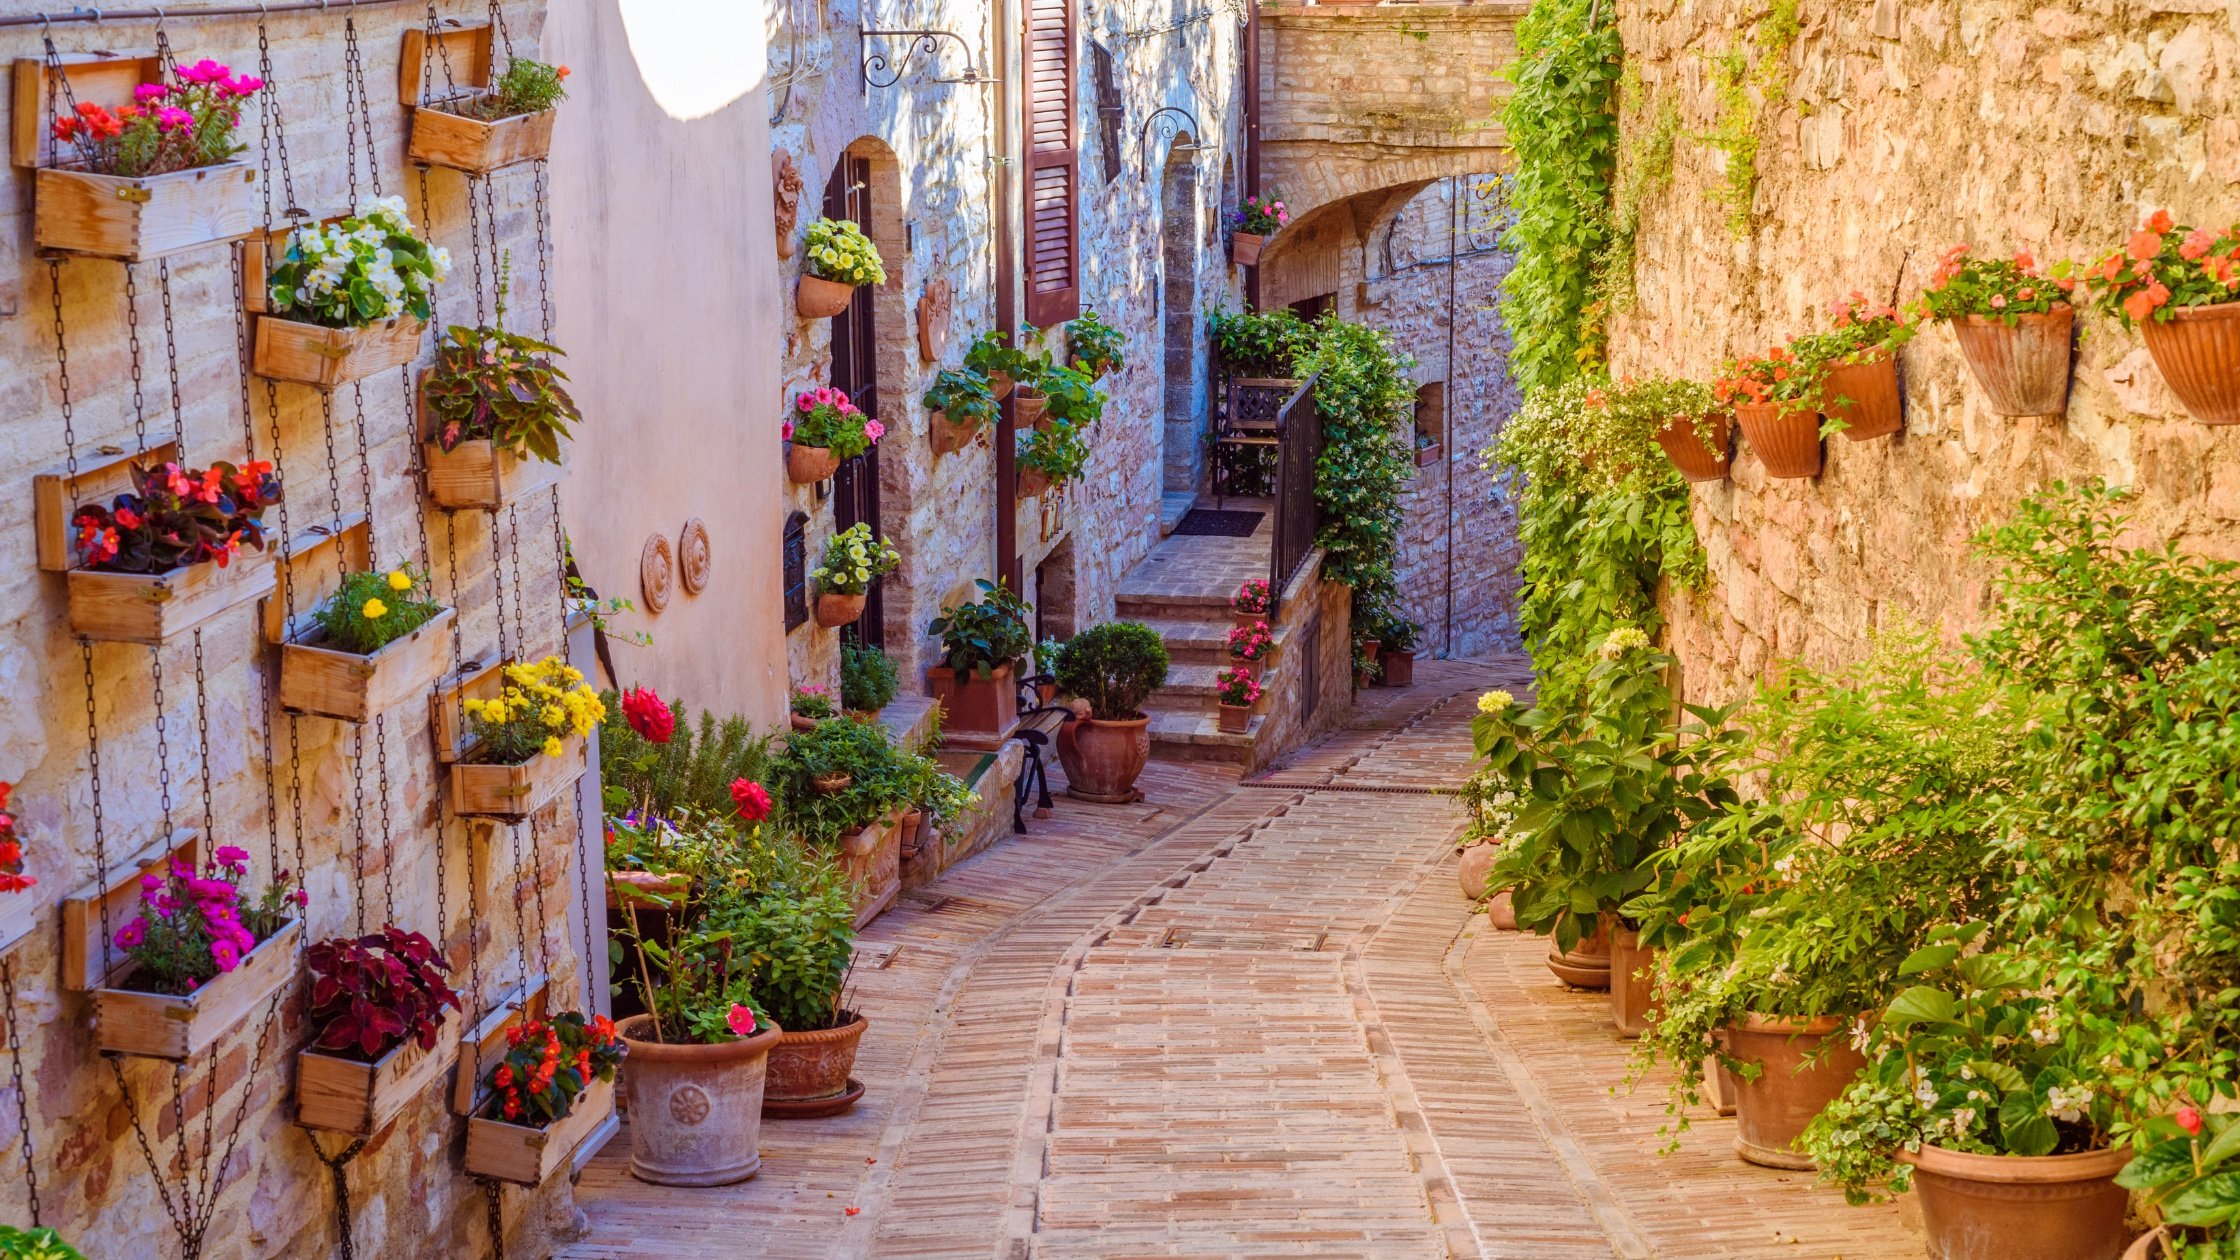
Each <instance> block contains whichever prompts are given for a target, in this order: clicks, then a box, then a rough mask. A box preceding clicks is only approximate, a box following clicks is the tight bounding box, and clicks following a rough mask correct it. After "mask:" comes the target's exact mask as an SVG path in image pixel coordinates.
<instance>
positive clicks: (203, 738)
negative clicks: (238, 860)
mask: <svg viewBox="0 0 2240 1260" xmlns="http://www.w3.org/2000/svg"><path fill="white" fill-rule="evenodd" d="M208 684H209V678H208V676H207V675H206V674H205V673H204V671H203V663H202V627H201V626H196V627H195V628H194V733H195V740H196V745H197V747H198V748H199V749H200V751H199V752H198V753H197V755H196V758H195V759H196V760H197V761H199V762H200V763H201V773H202V835H203V843H205V844H216V843H217V842H218V840H217V837H218V824H217V820H216V818H215V817H214V816H213V804H212V795H213V794H212V792H211V788H210V693H209V689H208Z"/></svg>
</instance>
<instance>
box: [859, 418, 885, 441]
mask: <svg viewBox="0 0 2240 1260" xmlns="http://www.w3.org/2000/svg"><path fill="white" fill-rule="evenodd" d="M863 435H864V436H865V437H867V438H870V439H871V440H872V441H874V442H876V441H878V440H879V439H880V438H883V437H885V436H886V435H887V426H885V425H883V424H881V423H879V422H878V421H876V420H866V421H864V422H863Z"/></svg>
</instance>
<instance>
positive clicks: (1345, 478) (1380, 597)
mask: <svg viewBox="0 0 2240 1260" xmlns="http://www.w3.org/2000/svg"><path fill="white" fill-rule="evenodd" d="M1316 333H1317V340H1316V342H1315V346H1314V349H1313V351H1312V352H1311V353H1309V354H1308V355H1307V356H1306V358H1305V359H1304V360H1303V361H1302V362H1301V363H1300V364H1299V370H1300V371H1301V372H1303V373H1304V374H1306V375H1309V376H1312V377H1314V378H1315V390H1314V403H1315V410H1316V411H1318V412H1320V413H1321V417H1322V458H1321V459H1320V460H1319V461H1318V462H1317V463H1316V465H1315V506H1316V507H1317V508H1318V509H1319V510H1320V512H1321V516H1322V527H1321V529H1320V530H1318V531H1317V532H1316V534H1315V545H1316V546H1318V547H1320V548H1322V551H1323V561H1322V576H1323V579H1324V580H1325V581H1330V582H1338V583H1341V584H1343V585H1345V586H1349V587H1351V588H1353V600H1354V607H1355V608H1356V609H1359V608H1366V607H1374V606H1376V605H1377V604H1378V603H1379V602H1380V601H1390V600H1392V599H1394V598H1396V597H1397V596H1396V586H1395V580H1394V577H1393V562H1394V558H1395V557H1396V556H1397V555H1398V552H1399V546H1400V490H1401V487H1402V486H1404V485H1405V484H1406V483H1407V480H1408V478H1410V477H1412V476H1414V475H1415V470H1416V461H1415V455H1414V453H1413V446H1412V442H1411V437H1410V435H1411V434H1413V433H1414V431H1415V396H1416V388H1415V379H1414V376H1413V374H1412V373H1413V369H1414V365H1415V360H1413V359H1411V358H1409V357H1408V356H1407V355H1406V354H1405V353H1403V352H1401V351H1400V349H1399V348H1398V347H1397V346H1395V345H1394V344H1393V341H1392V339H1391V337H1390V336H1389V335H1387V334H1385V333H1383V332H1380V331H1378V330H1376V329H1373V328H1367V327H1364V326H1362V325H1359V324H1349V323H1346V322H1344V321H1343V320H1339V319H1336V318H1326V319H1324V320H1323V321H1322V323H1321V324H1319V325H1318V326H1317V327H1316Z"/></svg>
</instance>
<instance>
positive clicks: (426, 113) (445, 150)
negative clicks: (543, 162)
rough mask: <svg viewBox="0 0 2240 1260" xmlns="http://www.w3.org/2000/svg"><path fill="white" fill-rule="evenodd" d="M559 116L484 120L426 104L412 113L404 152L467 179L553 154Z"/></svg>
mask: <svg viewBox="0 0 2240 1260" xmlns="http://www.w3.org/2000/svg"><path fill="white" fill-rule="evenodd" d="M555 113H556V111H554V110H549V109H547V110H543V111H541V112H538V113H534V114H517V115H515V116H514V117H512V118H500V119H498V120H497V121H496V122H483V121H482V120H480V119H476V118H467V117H464V116H462V115H459V114H452V113H446V112H445V111H443V110H441V109H437V108H435V107H433V106H422V107H420V108H418V109H415V110H413V111H412V141H411V144H410V145H409V146H408V147H407V148H406V149H405V160H406V161H409V162H416V163H421V164H424V165H427V166H442V167H447V168H449V169H451V170H454V171H465V172H466V173H467V174H469V175H488V174H489V173H490V172H492V171H495V170H501V169H503V168H505V167H508V166H513V165H516V164H518V163H521V162H534V161H537V160H539V159H541V158H544V157H546V156H548V155H550V154H551V152H552V120H553V117H554V115H555Z"/></svg>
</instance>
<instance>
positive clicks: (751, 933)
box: [708, 835, 856, 1032]
mask: <svg viewBox="0 0 2240 1260" xmlns="http://www.w3.org/2000/svg"><path fill="white" fill-rule="evenodd" d="M744 847H745V850H746V851H745V852H744V853H743V854H742V855H741V856H742V857H743V858H744V861H743V863H742V864H741V867H740V869H739V870H737V871H736V873H734V874H732V875H731V876H730V878H731V880H732V881H733V884H734V887H733V888H732V889H731V890H728V891H727V894H726V895H725V896H724V897H722V898H721V899H719V901H718V902H717V904H716V905H715V907H714V908H713V909H712V910H711V912H710V914H709V916H708V919H709V926H710V928H711V929H712V930H714V931H719V932H721V933H722V934H723V935H724V936H725V938H726V939H727V941H728V943H729V945H730V949H731V952H732V956H733V957H735V958H738V959H739V960H741V961H742V962H743V963H744V964H745V965H746V967H747V970H748V974H749V976H750V977H751V980H750V984H751V986H752V991H753V993H754V1004H755V1006H756V1008H757V1009H759V1010H761V1011H762V1012H763V1013H765V1014H767V1015H768V1016H769V1017H770V1018H771V1019H772V1020H774V1021H775V1022H776V1023H777V1025H778V1026H779V1027H780V1028H783V1029H785V1030H786V1031H788V1032H817V1031H821V1030H823V1029H827V1028H838V1027H841V1026H842V1025H845V1024H848V1023H851V1022H853V1020H854V1015H853V1013H852V1012H850V1011H848V1010H847V1009H846V1007H845V1006H844V1005H843V995H844V993H845V992H846V989H847V982H848V968H849V964H850V960H851V959H852V958H853V957H854V942H855V935H856V933H855V906H854V904H853V903H852V902H851V901H850V899H849V896H848V881H847V877H846V876H845V875H844V874H843V873H842V871H841V869H840V867H839V864H838V863H837V862H836V861H834V860H833V859H832V858H831V857H830V856H828V855H826V854H822V853H819V852H816V851H815V850H812V849H809V848H807V847H805V846H803V845H800V844H798V843H795V842H793V841H792V840H790V839H788V838H786V837H783V836H780V837H776V838H764V837H761V836H759V835H758V836H757V837H756V838H755V839H754V841H753V842H752V843H751V844H749V845H747V846H744Z"/></svg>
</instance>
